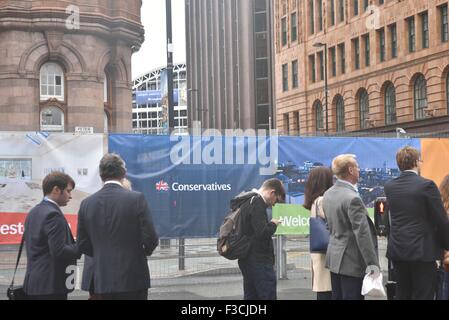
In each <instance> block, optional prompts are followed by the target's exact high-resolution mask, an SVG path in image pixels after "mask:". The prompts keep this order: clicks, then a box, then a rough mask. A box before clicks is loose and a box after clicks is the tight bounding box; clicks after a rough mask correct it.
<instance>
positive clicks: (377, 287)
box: [361, 273, 387, 298]
mask: <svg viewBox="0 0 449 320" xmlns="http://www.w3.org/2000/svg"><path fill="white" fill-rule="evenodd" d="M361 293H362V295H364V296H370V297H378V298H383V297H386V296H387V295H386V293H385V288H384V284H383V281H382V273H379V274H378V275H377V277H374V276H373V275H371V274H366V275H365V278H364V279H363V285H362V292H361Z"/></svg>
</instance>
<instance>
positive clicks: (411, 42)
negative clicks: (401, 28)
mask: <svg viewBox="0 0 449 320" xmlns="http://www.w3.org/2000/svg"><path fill="white" fill-rule="evenodd" d="M407 26H408V52H414V51H415V50H416V34H415V17H410V18H408V19H407Z"/></svg>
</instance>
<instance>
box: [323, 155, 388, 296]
mask: <svg viewBox="0 0 449 320" xmlns="http://www.w3.org/2000/svg"><path fill="white" fill-rule="evenodd" d="M332 171H333V172H334V174H335V175H336V176H337V178H338V180H337V182H336V183H335V184H334V186H333V187H331V188H330V189H329V190H327V191H326V192H325V193H324V197H323V210H324V214H325V215H326V220H327V224H328V226H329V232H330V237H329V245H328V248H327V253H326V268H328V269H329V270H330V272H331V283H332V299H333V300H363V299H364V297H363V296H362V294H361V292H362V285H363V278H364V276H365V274H366V273H369V272H373V273H374V274H373V277H377V276H378V275H379V274H380V268H379V258H378V253H377V236H376V231H375V227H374V224H373V222H372V221H371V219H370V217H369V216H368V211H367V210H366V208H365V205H364V204H363V201H362V199H361V198H360V195H359V192H358V189H357V182H358V181H359V174H360V173H359V171H360V169H359V165H358V164H357V161H356V159H355V155H350V154H345V155H340V156H338V157H336V158H335V159H334V160H333V162H332Z"/></svg>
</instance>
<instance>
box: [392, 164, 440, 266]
mask: <svg viewBox="0 0 449 320" xmlns="http://www.w3.org/2000/svg"><path fill="white" fill-rule="evenodd" d="M385 194H386V196H387V201H388V204H389V207H390V217H391V226H390V236H389V239H388V247H387V257H388V258H389V259H391V260H393V261H423V262H426V261H427V262H431V261H435V260H437V259H440V258H441V257H442V248H446V249H449V241H448V236H449V219H448V217H447V214H446V211H445V210H444V207H443V204H442V201H441V195H440V192H439V191H438V188H437V186H436V185H435V183H434V182H433V181H431V180H428V179H424V178H423V177H420V176H418V175H417V174H415V173H414V172H410V171H406V172H403V173H402V174H401V175H400V176H399V177H398V178H396V179H393V180H392V181H390V182H388V183H387V184H386V185H385Z"/></svg>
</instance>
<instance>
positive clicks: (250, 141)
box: [170, 129, 279, 176]
mask: <svg viewBox="0 0 449 320" xmlns="http://www.w3.org/2000/svg"><path fill="white" fill-rule="evenodd" d="M256 133H257V135H256ZM271 133H272V135H271V136H267V135H266V133H265V131H264V130H261V131H259V132H256V131H255V130H246V131H242V130H226V132H225V134H224V135H220V132H219V131H218V130H215V129H211V130H209V131H206V132H205V133H204V135H201V132H199V134H198V135H194V136H177V135H171V136H170V141H171V142H176V144H175V145H174V146H173V147H172V148H171V150H170V160H171V162H172V164H173V165H181V164H184V165H202V164H206V165H211V164H215V165H236V164H237V165H243V164H251V165H257V164H258V165H259V166H260V174H261V175H264V176H266V175H273V174H275V173H276V169H277V163H278V156H279V139H278V136H277V132H276V130H272V131H271ZM245 142H246V144H245ZM203 143H206V145H204V146H203ZM223 144H224V150H223Z"/></svg>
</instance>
